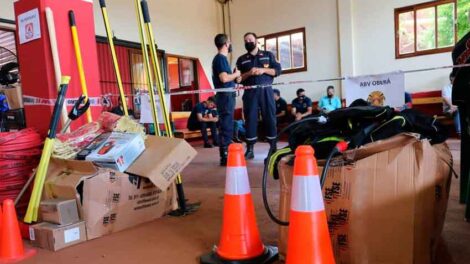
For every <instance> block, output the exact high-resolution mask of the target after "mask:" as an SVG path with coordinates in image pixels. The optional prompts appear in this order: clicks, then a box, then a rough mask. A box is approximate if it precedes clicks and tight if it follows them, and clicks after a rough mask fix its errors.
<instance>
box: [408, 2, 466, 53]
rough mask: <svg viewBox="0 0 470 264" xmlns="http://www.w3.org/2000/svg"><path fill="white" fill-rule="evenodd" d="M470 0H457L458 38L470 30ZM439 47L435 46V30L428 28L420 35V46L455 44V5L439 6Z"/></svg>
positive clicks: (442, 46) (448, 45)
mask: <svg viewBox="0 0 470 264" xmlns="http://www.w3.org/2000/svg"><path fill="white" fill-rule="evenodd" d="M468 10H470V0H457V40H459V39H461V38H462V37H463V36H465V34H467V33H468V32H469V31H470V22H469V19H468ZM437 17H438V21H437V31H438V39H437V45H438V46H437V47H435V38H436V36H435V34H434V30H432V29H430V30H428V31H427V32H426V33H425V34H424V35H422V36H421V38H420V37H418V40H417V41H418V47H425V49H432V48H445V47H450V46H453V45H454V21H453V18H454V5H453V4H444V5H440V6H438V7H437Z"/></svg>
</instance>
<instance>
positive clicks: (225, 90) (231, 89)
mask: <svg viewBox="0 0 470 264" xmlns="http://www.w3.org/2000/svg"><path fill="white" fill-rule="evenodd" d="M464 67H470V63H468V64H460V65H449V66H441V67H432V68H423V69H417V70H407V71H397V73H404V74H406V73H416V72H425V71H435V70H443V69H452V68H464ZM373 75H382V74H373ZM373 75H367V76H373ZM353 77H360V76H347V77H337V78H330V79H318V80H303V81H290V82H277V83H273V84H264V85H251V86H241V85H236V86H234V87H228V88H217V89H212V88H209V89H205V90H191V91H182V92H175V93H170V96H174V95H185V94H203V93H231V92H238V91H241V90H251V89H257V88H264V87H272V86H286V85H294V84H306V83H319V82H331V81H344V80H346V79H348V78H353Z"/></svg>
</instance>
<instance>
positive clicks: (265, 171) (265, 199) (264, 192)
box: [261, 116, 326, 226]
mask: <svg viewBox="0 0 470 264" xmlns="http://www.w3.org/2000/svg"><path fill="white" fill-rule="evenodd" d="M309 121H317V122H319V121H320V117H319V116H313V117H307V118H305V119H302V120H299V121H296V122H294V123H292V124H290V125H288V126H287V127H285V128H284V129H282V130H281V131H280V132H279V134H278V135H277V138H276V140H278V139H279V138H280V137H281V135H282V134H284V133H286V132H287V131H289V130H290V129H291V128H292V127H295V126H297V125H299V124H302V123H306V122H309ZM272 154H274V153H272V152H271V149H270V150H269V152H268V156H267V157H266V160H265V162H264V169H263V181H262V187H261V190H262V195H263V204H264V208H265V209H266V212H267V213H268V215H269V218H271V220H273V221H274V222H275V223H276V224H278V225H281V226H288V225H289V222H285V221H282V220H280V219H278V218H277V217H276V216H275V215H274V214H273V212H272V211H271V208H270V206H269V202H268V194H267V184H268V164H269V160H270V159H271V156H272ZM325 168H326V167H325ZM323 170H324V171H325V169H323Z"/></svg>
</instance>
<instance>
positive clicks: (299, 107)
mask: <svg viewBox="0 0 470 264" xmlns="http://www.w3.org/2000/svg"><path fill="white" fill-rule="evenodd" d="M311 106H312V100H311V99H310V98H308V97H305V98H304V100H302V101H300V100H299V98H295V99H294V100H293V101H292V107H295V110H296V111H297V113H301V114H305V113H306V112H307V110H308V108H309V107H311Z"/></svg>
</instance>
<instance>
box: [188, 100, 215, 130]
mask: <svg viewBox="0 0 470 264" xmlns="http://www.w3.org/2000/svg"><path fill="white" fill-rule="evenodd" d="M198 114H201V115H202V117H207V116H208V115H209V114H212V116H213V117H215V116H217V115H218V113H217V109H215V108H214V109H209V108H207V107H206V106H205V105H204V104H203V103H198V104H196V106H195V107H194V108H193V110H192V111H191V114H190V115H189V118H188V129H190V130H196V129H199V120H198V118H197V115H198Z"/></svg>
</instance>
